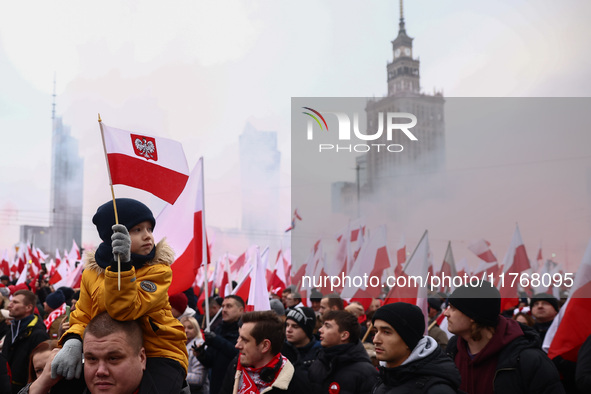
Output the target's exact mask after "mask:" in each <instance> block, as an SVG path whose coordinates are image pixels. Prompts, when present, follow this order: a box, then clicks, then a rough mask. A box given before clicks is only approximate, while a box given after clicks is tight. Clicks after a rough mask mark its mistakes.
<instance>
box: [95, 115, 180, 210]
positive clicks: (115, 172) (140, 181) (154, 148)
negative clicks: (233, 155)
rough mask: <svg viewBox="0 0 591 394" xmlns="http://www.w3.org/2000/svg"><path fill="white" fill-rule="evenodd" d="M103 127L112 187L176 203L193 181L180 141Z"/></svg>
mask: <svg viewBox="0 0 591 394" xmlns="http://www.w3.org/2000/svg"><path fill="white" fill-rule="evenodd" d="M100 125H101V131H102V133H103V140H104V145H105V153H106V156H107V162H108V166H109V172H110V179H111V184H112V185H127V186H131V187H135V188H137V189H142V190H145V191H147V192H150V193H152V194H154V195H155V196H157V197H159V198H161V199H163V200H164V201H166V202H168V203H169V204H174V202H175V201H176V199H177V198H178V197H179V195H180V194H181V193H182V191H183V189H184V188H185V184H186V183H187V181H188V179H189V167H188V165H187V159H186V158H185V152H184V151H183V147H182V145H181V144H180V142H177V141H173V140H170V139H167V138H161V137H153V136H149V135H145V134H139V133H137V134H136V133H132V132H129V131H125V130H120V129H116V128H114V127H110V126H107V125H105V124H103V123H100Z"/></svg>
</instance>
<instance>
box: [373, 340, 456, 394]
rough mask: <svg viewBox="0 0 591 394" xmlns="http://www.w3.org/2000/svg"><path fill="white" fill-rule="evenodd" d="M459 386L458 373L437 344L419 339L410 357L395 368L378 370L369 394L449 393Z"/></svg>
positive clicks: (451, 393) (433, 341)
mask: <svg viewBox="0 0 591 394" xmlns="http://www.w3.org/2000/svg"><path fill="white" fill-rule="evenodd" d="M459 387H460V373H459V372H458V369H457V368H456V366H455V364H454V363H453V361H452V360H451V359H450V358H449V357H447V355H446V354H444V353H443V352H442V351H441V349H440V348H439V346H438V344H437V341H435V339H433V338H431V337H428V336H426V337H423V339H421V340H420V341H419V343H418V344H417V346H416V347H415V348H414V349H413V350H412V352H411V353H410V356H409V357H408V358H407V359H406V360H405V361H404V362H403V363H402V364H401V365H400V366H398V367H395V368H385V367H380V377H379V380H378V383H377V384H376V386H375V388H374V391H373V394H387V393H388V394H389V393H401V394H404V393H433V394H448V393H449V394H453V393H457V392H458V388H459Z"/></svg>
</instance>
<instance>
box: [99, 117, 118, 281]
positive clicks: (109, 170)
mask: <svg viewBox="0 0 591 394" xmlns="http://www.w3.org/2000/svg"><path fill="white" fill-rule="evenodd" d="M98 122H99V127H100V129H101V138H102V140H103V151H104V152H105V162H106V163H107V174H109V185H110V186H111V197H112V198H113V211H114V212H115V224H119V216H118V215H117V203H116V202H115V190H114V189H113V181H112V180H111V169H110V168H109V158H108V156H107V146H106V145H105V133H104V131H103V123H102V121H101V114H98ZM117 290H121V256H119V255H117Z"/></svg>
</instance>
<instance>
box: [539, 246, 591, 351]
mask: <svg viewBox="0 0 591 394" xmlns="http://www.w3.org/2000/svg"><path fill="white" fill-rule="evenodd" d="M569 276H570V275H569ZM567 278H568V276H567ZM571 278H572V276H571ZM589 316H591V242H589V245H588V246H587V250H586V251H585V254H584V255H583V261H581V265H579V269H578V270H577V275H576V277H575V279H574V283H573V285H572V287H571V290H570V296H569V298H568V300H567V301H566V303H565V304H564V305H563V306H562V308H561V309H560V312H559V313H558V315H557V316H556V317H555V318H554V321H553V322H552V325H551V326H550V328H549V329H548V332H547V333H546V337H545V338H544V344H543V345H542V348H543V349H544V350H547V352H548V357H550V359H553V358H555V357H557V356H562V358H564V359H565V360H569V361H577V357H578V353H579V349H580V348H581V345H582V344H583V342H585V340H586V339H587V338H588V337H589V335H591V319H589Z"/></svg>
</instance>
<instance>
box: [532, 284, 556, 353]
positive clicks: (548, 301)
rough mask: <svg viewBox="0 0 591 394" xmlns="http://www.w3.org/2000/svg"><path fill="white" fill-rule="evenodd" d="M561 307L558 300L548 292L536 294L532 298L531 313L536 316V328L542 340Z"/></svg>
mask: <svg viewBox="0 0 591 394" xmlns="http://www.w3.org/2000/svg"><path fill="white" fill-rule="evenodd" d="M559 310H560V307H559V306H558V300H557V299H556V298H554V297H553V296H551V295H550V294H547V293H538V294H534V295H533V296H532V298H531V314H532V316H533V317H534V320H535V323H534V330H536V331H537V332H538V334H539V335H540V338H541V339H542V342H544V338H545V337H546V333H547V332H548V329H549V328H550V326H551V325H552V322H553V321H554V318H555V317H556V315H558V311H559Z"/></svg>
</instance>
